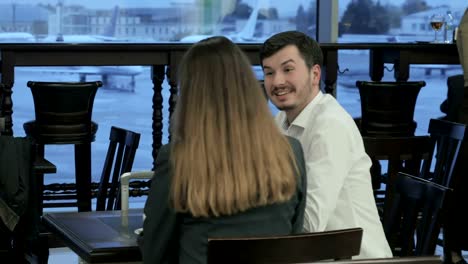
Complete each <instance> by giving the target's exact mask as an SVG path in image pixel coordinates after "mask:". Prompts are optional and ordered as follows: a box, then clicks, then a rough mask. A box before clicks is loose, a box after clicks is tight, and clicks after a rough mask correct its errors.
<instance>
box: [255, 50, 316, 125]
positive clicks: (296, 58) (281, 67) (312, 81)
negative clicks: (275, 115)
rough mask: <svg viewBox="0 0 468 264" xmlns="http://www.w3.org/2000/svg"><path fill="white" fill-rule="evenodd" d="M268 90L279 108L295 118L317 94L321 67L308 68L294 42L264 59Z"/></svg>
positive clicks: (290, 118)
mask: <svg viewBox="0 0 468 264" xmlns="http://www.w3.org/2000/svg"><path fill="white" fill-rule="evenodd" d="M263 73H264V79H265V91H266V93H267V95H268V97H269V98H270V100H271V101H272V103H273V104H274V105H275V106H276V107H278V109H280V110H283V111H285V112H286V114H287V116H288V119H289V121H292V120H293V119H294V118H295V117H296V116H297V115H298V114H299V113H300V112H301V111H302V109H304V107H305V106H306V105H307V104H308V103H309V102H310V101H312V99H313V98H314V97H315V95H317V93H318V90H319V82H320V66H319V65H314V66H313V67H312V68H311V69H309V68H307V65H306V63H305V61H304V59H303V58H302V57H301V55H300V53H299V50H298V49H297V47H296V46H294V45H288V46H285V47H284V48H282V49H280V50H279V51H278V52H276V53H275V54H273V55H272V56H270V57H268V58H265V59H264V60H263Z"/></svg>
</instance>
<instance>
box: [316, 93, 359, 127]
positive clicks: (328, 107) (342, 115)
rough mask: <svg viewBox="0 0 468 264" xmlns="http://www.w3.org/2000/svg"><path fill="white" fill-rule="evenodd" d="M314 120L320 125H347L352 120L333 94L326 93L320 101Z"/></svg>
mask: <svg viewBox="0 0 468 264" xmlns="http://www.w3.org/2000/svg"><path fill="white" fill-rule="evenodd" d="M316 122H317V123H318V124H322V125H330V124H335V125H343V126H348V125H349V124H350V122H353V123H354V120H353V118H352V117H351V115H350V114H349V113H348V112H347V111H346V110H345V109H344V108H343V106H341V105H340V103H339V102H338V101H337V100H336V99H335V98H334V97H333V96H331V95H328V94H326V95H325V96H324V98H323V100H322V102H321V103H320V107H319V111H318V114H317V115H316Z"/></svg>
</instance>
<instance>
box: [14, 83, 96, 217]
mask: <svg viewBox="0 0 468 264" xmlns="http://www.w3.org/2000/svg"><path fill="white" fill-rule="evenodd" d="M27 85H28V87H29V88H30V89H31V92H32V95H33V99H34V111H35V120H32V121H28V122H26V123H24V124H23V128H24V131H25V133H26V136H28V137H31V138H33V139H34V141H35V143H36V144H37V147H36V150H37V158H36V159H37V160H44V146H45V145H50V144H54V145H56V144H71V145H74V148H75V180H76V198H77V203H67V202H65V203H45V204H42V201H41V208H42V207H64V206H65V207H69V206H77V207H78V211H90V210H91V142H93V141H94V139H95V134H96V131H97V129H98V125H97V124H96V123H95V122H92V120H91V116H92V111H93V103H94V97H95V95H96V92H97V89H98V88H99V87H101V86H102V82H100V81H97V82H31V81H30V82H28V83H27ZM52 171H53V169H52ZM37 176H38V178H39V179H38V181H39V184H40V186H41V189H40V193H43V189H44V187H43V176H44V175H43V173H38V174H37ZM45 198H46V197H45ZM66 199H67V200H68V199H70V197H67V198H66Z"/></svg>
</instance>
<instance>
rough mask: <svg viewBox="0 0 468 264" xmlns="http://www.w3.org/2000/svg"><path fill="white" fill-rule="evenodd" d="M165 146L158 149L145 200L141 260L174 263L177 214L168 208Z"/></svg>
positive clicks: (167, 165)
mask: <svg viewBox="0 0 468 264" xmlns="http://www.w3.org/2000/svg"><path fill="white" fill-rule="evenodd" d="M169 150H170V148H169V146H168V145H165V146H163V147H162V148H161V149H160V150H159V154H158V157H157V159H156V165H155V167H156V169H155V172H154V177H153V179H152V182H151V188H150V191H149V194H148V199H147V200H146V204H145V209H144V213H145V215H146V218H145V220H144V223H143V239H142V240H143V246H142V253H143V263H177V262H178V257H179V256H178V248H177V245H178V243H177V242H178V239H179V237H178V235H177V215H176V213H175V212H174V210H173V209H172V208H171V207H170V202H169V193H170V178H171V175H170V161H169Z"/></svg>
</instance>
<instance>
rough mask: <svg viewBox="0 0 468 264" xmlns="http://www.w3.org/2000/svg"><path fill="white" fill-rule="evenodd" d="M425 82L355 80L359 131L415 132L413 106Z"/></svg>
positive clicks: (401, 134)
mask: <svg viewBox="0 0 468 264" xmlns="http://www.w3.org/2000/svg"><path fill="white" fill-rule="evenodd" d="M425 85H426V83H425V82H424V81H420V82H367V81H357V82H356V86H357V87H358V88H359V95H360V98H361V115H362V119H361V124H360V129H361V133H362V135H369V136H371V135H376V136H377V135H387V136H411V135H414V131H415V129H416V122H414V120H413V117H414V108H415V106H416V99H417V97H418V94H419V91H420V90H421V88H422V87H424V86H425Z"/></svg>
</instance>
